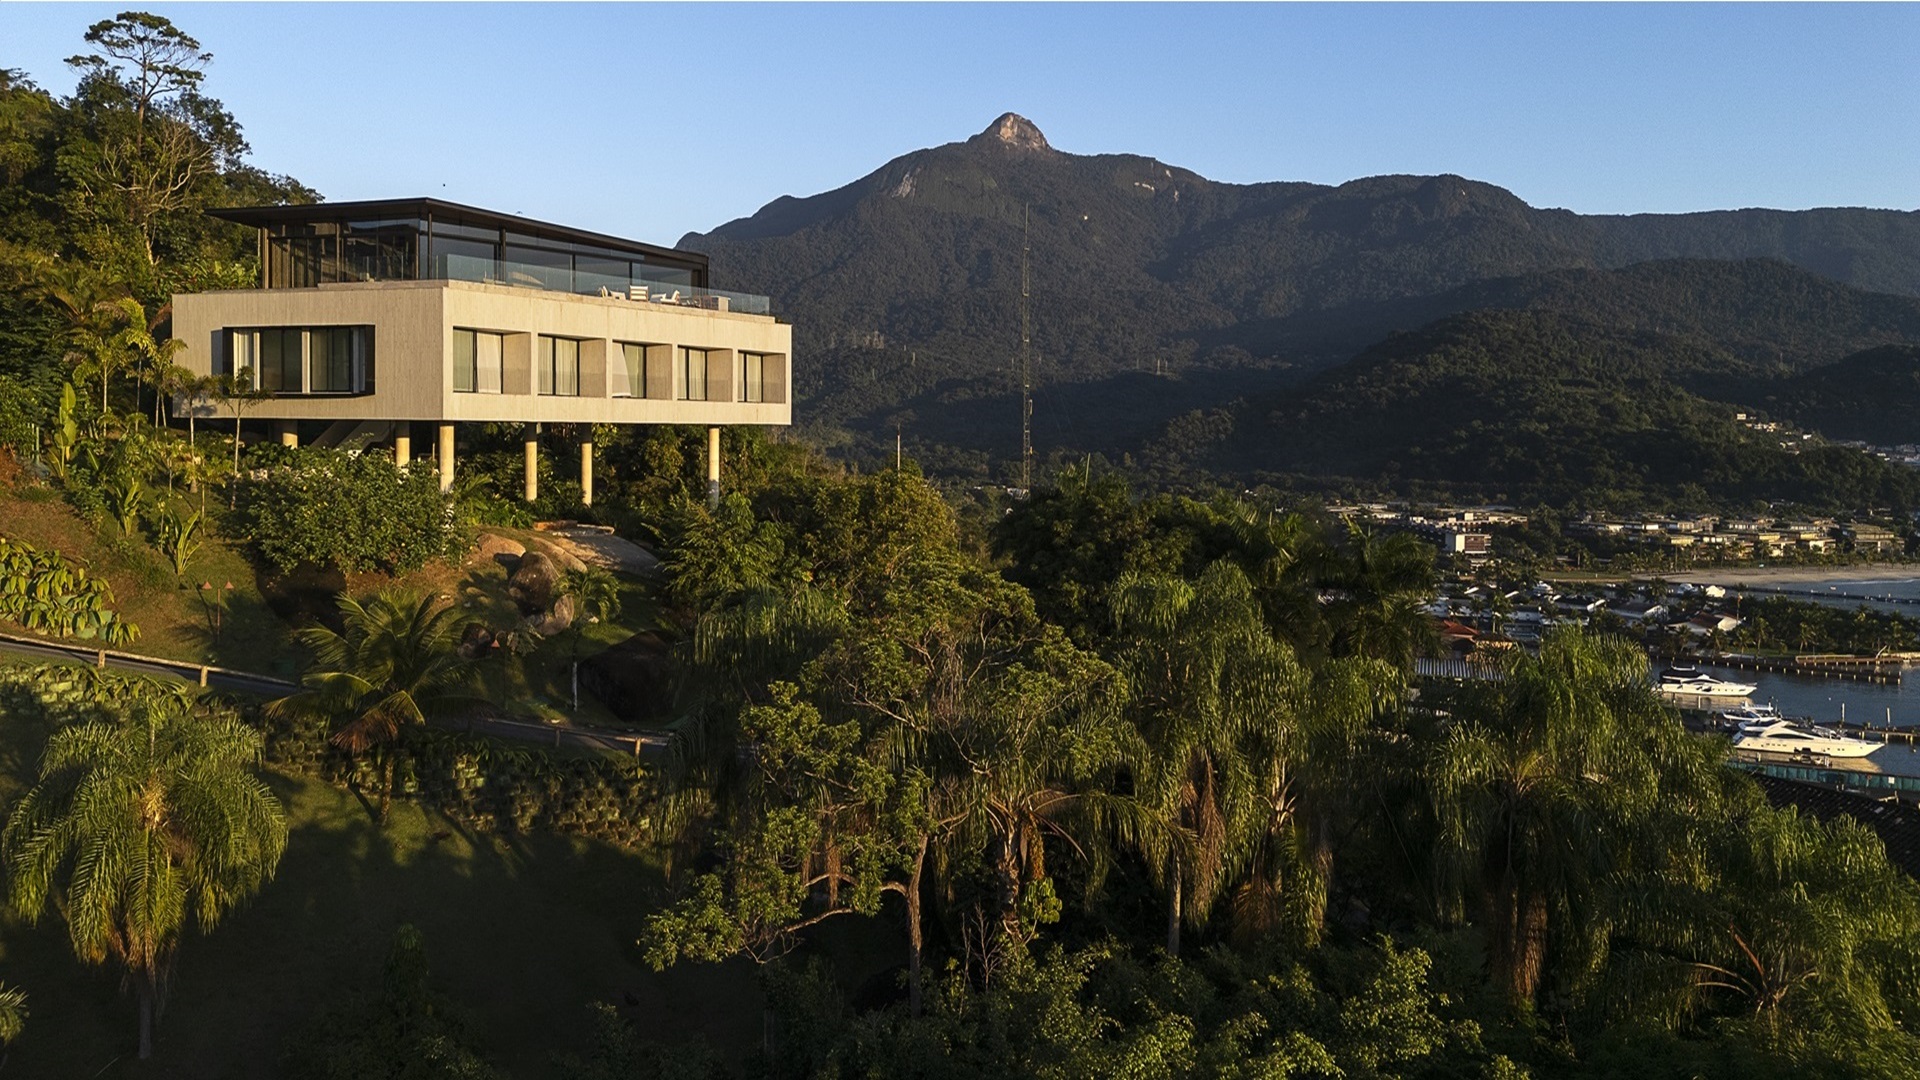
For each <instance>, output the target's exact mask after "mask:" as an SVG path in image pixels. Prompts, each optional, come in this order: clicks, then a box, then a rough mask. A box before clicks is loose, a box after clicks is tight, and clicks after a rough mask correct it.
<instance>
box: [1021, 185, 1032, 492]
mask: <svg viewBox="0 0 1920 1080" xmlns="http://www.w3.org/2000/svg"><path fill="white" fill-rule="evenodd" d="M1032 224H1033V207H1032V205H1031V204H1029V205H1028V206H1027V207H1025V209H1024V211H1023V216H1022V219H1021V222H1020V490H1022V491H1032V490H1033V348H1032V346H1033V324H1032V321H1031V320H1030V319H1029V318H1028V314H1027V299H1028V295H1029V291H1028V280H1027V262H1028V257H1029V255H1030V253H1031V251H1032V247H1031V245H1030V244H1029V242H1028V234H1029V231H1030V228H1031V226H1032Z"/></svg>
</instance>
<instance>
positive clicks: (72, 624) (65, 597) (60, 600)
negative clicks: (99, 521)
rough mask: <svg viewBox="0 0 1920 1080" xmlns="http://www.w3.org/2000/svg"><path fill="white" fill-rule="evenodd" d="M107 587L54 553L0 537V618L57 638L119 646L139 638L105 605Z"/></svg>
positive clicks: (110, 594) (102, 580)
mask: <svg viewBox="0 0 1920 1080" xmlns="http://www.w3.org/2000/svg"><path fill="white" fill-rule="evenodd" d="M111 603H113V587H112V586H111V585H108V584H107V582H106V579H105V578H98V577H93V576H92V575H90V574H88V573H87V570H86V568H85V567H82V566H76V565H74V564H72V563H70V562H68V561H67V560H66V559H65V558H64V557H63V556H62V555H61V554H60V553H59V552H57V551H45V550H41V549H39V548H35V547H33V546H32V545H30V544H24V543H21V542H20V541H18V540H9V539H7V538H6V537H4V536H0V618H4V619H9V620H11V621H13V622H16V623H19V624H20V625H21V626H24V627H26V628H27V629H29V630H40V631H43V632H45V633H49V634H56V635H59V636H61V637H77V638H98V639H100V640H101V641H104V642H106V643H107V644H109V645H123V644H126V643H128V642H131V641H133V640H134V639H136V638H138V637H139V636H140V631H139V629H138V628H137V627H135V626H134V625H133V624H132V623H130V622H127V621H126V620H124V619H122V618H120V616H119V615H117V614H115V613H114V612H113V610H112V609H111V608H109V607H108V606H107V605H109V604H111Z"/></svg>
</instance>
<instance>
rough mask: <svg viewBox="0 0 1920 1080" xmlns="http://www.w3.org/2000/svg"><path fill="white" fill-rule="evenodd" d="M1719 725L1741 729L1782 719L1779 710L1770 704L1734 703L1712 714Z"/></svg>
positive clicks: (1763, 725) (1762, 725)
mask: <svg viewBox="0 0 1920 1080" xmlns="http://www.w3.org/2000/svg"><path fill="white" fill-rule="evenodd" d="M1713 717H1714V719H1715V720H1718V721H1719V722H1720V726H1721V727H1729V728H1738V729H1740V730H1742V731H1744V730H1746V729H1747V728H1749V727H1765V726H1766V725H1768V724H1771V723H1773V722H1774V721H1775V720H1784V719H1786V717H1784V716H1781V715H1780V710H1779V709H1776V708H1774V707H1773V706H1771V705H1753V704H1747V705H1736V706H1734V707H1733V708H1731V709H1721V710H1720V711H1719V712H1716V713H1714V714H1713Z"/></svg>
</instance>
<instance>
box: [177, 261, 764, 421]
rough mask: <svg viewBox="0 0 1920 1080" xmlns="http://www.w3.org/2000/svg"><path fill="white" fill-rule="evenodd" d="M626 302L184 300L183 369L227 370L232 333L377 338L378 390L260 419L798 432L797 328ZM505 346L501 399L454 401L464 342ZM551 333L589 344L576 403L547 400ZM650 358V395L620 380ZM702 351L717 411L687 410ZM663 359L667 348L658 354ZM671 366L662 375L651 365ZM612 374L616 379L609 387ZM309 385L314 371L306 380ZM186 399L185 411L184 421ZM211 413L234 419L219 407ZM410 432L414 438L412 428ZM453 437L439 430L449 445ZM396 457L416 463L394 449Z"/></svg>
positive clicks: (380, 295)
mask: <svg viewBox="0 0 1920 1080" xmlns="http://www.w3.org/2000/svg"><path fill="white" fill-rule="evenodd" d="M719 306H723V305H722V304H716V305H715V306H698V307H696V306H685V305H683V304H680V303H667V302H658V301H648V300H629V299H626V298H622V297H615V296H593V295H575V294H572V293H565V292H557V291H545V290H540V289H531V288H521V287H516V286H509V285H495V284H486V283H480V282H467V281H445V280H420V281H377V282H355V283H342V284H329V285H319V286H312V287H306V288H277V289H237V290H226V291H219V292H205V293H189V294H181V295H178V296H175V297H174V298H173V334H174V337H175V338H176V339H178V340H180V341H182V342H184V343H185V347H184V348H183V349H182V351H181V352H180V353H179V355H178V359H177V362H178V363H179V364H180V365H181V366H183V367H185V368H187V369H188V370H189V371H192V372H193V373H195V374H196V375H203V376H204V375H208V374H212V373H213V372H214V371H215V370H216V362H221V363H224V358H225V356H226V355H227V354H226V349H227V345H226V340H225V336H224V335H225V334H226V333H227V332H228V331H231V330H241V329H266V328H275V327H316V328H317V327H350V326H369V327H372V348H371V352H372V371H373V379H372V389H371V390H370V391H369V392H366V393H354V394H309V393H304V392H284V391H283V392H281V393H277V394H275V395H274V396H273V397H271V398H270V399H267V400H263V401H260V402H259V403H257V404H255V405H253V406H250V407H249V408H248V409H247V412H246V415H247V417H248V418H249V419H262V420H276V421H294V420H329V421H340V420H356V421H413V420H418V421H427V422H438V423H450V422H468V421H472V422H517V423H558V424H699V425H708V426H714V425H729V424H769V425H786V424H790V423H791V422H792V416H793V407H792V394H791V386H792V354H793V329H792V327H791V326H789V325H788V324H786V323H784V322H781V321H779V320H777V319H775V318H774V317H772V316H768V315H753V314H743V313H739V312H733V311H726V310H718V307H719ZM456 330H474V331H479V332H483V333H490V334H500V335H504V338H503V347H502V350H501V353H502V363H501V380H500V392H499V393H476V392H466V391H455V390H454V372H453V357H454V332H455V331H456ZM542 336H551V337H556V338H564V339H570V340H574V341H578V342H579V392H578V394H577V395H556V394H540V393H536V392H535V391H536V388H537V385H538V380H537V378H536V377H535V374H534V357H535V354H536V352H537V351H538V349H539V344H540V341H539V339H540V338H541V337H542ZM629 344H631V345H642V346H646V347H648V349H649V357H650V362H649V365H648V372H649V375H648V377H647V378H646V379H645V385H644V387H643V388H642V389H643V390H644V396H631V395H630V393H629V391H630V389H631V385H630V382H629V381H628V380H625V379H620V378H618V377H617V375H618V372H619V370H620V369H621V368H623V367H624V366H625V361H624V356H625V353H624V350H623V349H622V346H623V345H629ZM686 349H696V350H705V351H706V352H705V365H706V383H707V386H706V392H707V398H708V400H704V401H690V400H680V399H679V398H680V395H681V394H682V393H684V388H683V387H681V386H680V385H678V384H679V382H680V374H679V367H680V365H679V363H678V360H679V358H680V357H682V356H683V355H684V354H683V350H686ZM655 350H657V351H655ZM741 353H754V354H759V355H761V356H764V357H766V358H767V359H766V360H765V362H764V364H765V374H764V389H763V392H762V395H761V396H762V397H763V398H764V399H765V400H763V401H759V402H745V401H736V400H734V398H736V397H738V396H740V394H739V393H738V388H736V386H735V381H736V372H737V369H738V362H739V361H738V357H739V355H740V354H741ZM656 358H657V359H658V360H659V361H661V363H658V364H654V363H652V362H651V360H653V359H656ZM610 376H612V377H610ZM304 377H305V379H306V380H307V381H306V382H303V386H306V385H311V380H312V378H313V376H312V372H311V367H310V366H309V367H308V369H307V370H306V372H305V374H304ZM184 405H185V403H184V402H176V406H175V414H176V415H184V414H185V408H184ZM195 412H196V414H197V415H200V416H215V415H229V414H228V413H226V411H225V410H224V409H223V408H222V407H221V406H220V405H219V404H218V403H217V402H213V401H201V402H199V403H197V405H196V406H195ZM403 430H404V429H403ZM446 435H447V432H446V431H445V430H442V431H441V432H440V439H441V443H442V446H443V447H444V444H445V442H446V441H447V440H446ZM396 450H397V451H399V452H401V453H407V452H408V450H402V449H401V448H400V447H398V446H396Z"/></svg>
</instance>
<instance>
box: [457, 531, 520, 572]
mask: <svg viewBox="0 0 1920 1080" xmlns="http://www.w3.org/2000/svg"><path fill="white" fill-rule="evenodd" d="M526 553H527V545H525V544H523V543H521V542H520V541H518V540H515V539H513V538H512V537H507V536H501V535H500V534H498V533H481V534H480V536H479V537H478V538H477V539H476V540H475V541H474V546H473V554H472V555H471V556H470V557H469V559H470V561H472V562H475V563H480V564H483V565H484V564H486V563H497V564H499V565H500V566H504V567H506V568H507V571H508V572H509V573H511V572H512V571H513V568H514V567H516V566H518V565H520V556H522V555H524V554H526Z"/></svg>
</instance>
